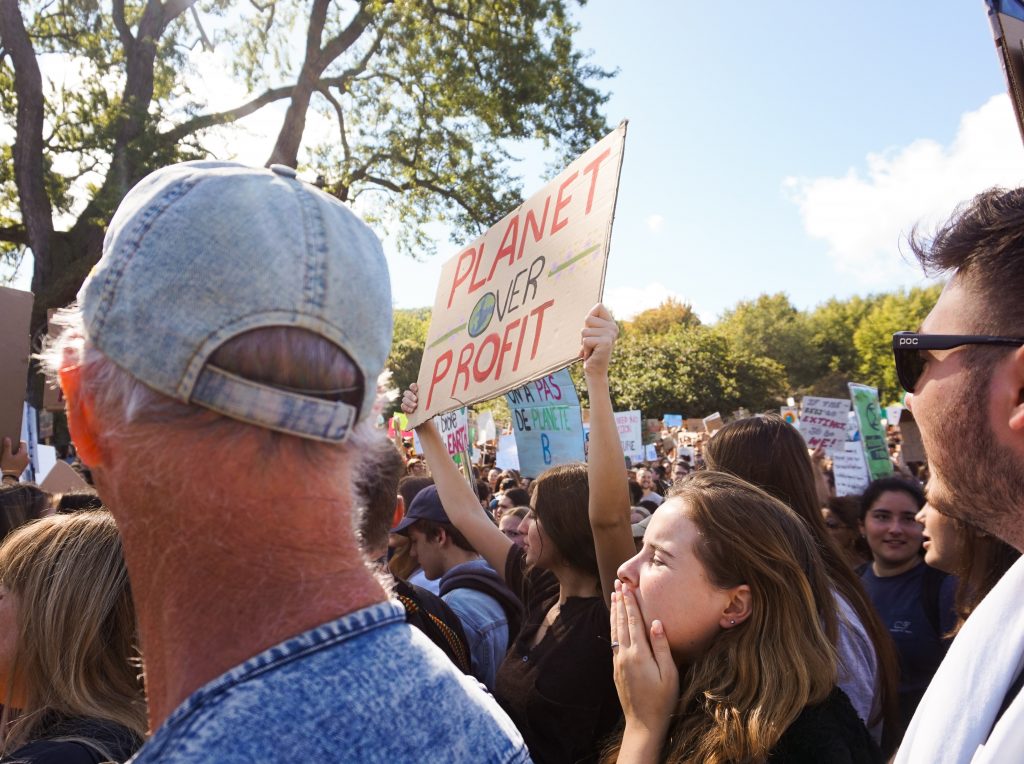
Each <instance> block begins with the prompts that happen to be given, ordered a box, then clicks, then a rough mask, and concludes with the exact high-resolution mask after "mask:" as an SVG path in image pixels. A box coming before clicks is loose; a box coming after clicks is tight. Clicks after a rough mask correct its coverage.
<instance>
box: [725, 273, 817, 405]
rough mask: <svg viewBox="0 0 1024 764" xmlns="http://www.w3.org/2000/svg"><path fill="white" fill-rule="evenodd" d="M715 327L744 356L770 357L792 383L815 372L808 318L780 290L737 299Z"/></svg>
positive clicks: (801, 382)
mask: <svg viewBox="0 0 1024 764" xmlns="http://www.w3.org/2000/svg"><path fill="white" fill-rule="evenodd" d="M716 330H717V331H718V332H719V333H721V334H722V336H723V337H725V338H726V339H727V340H728V341H729V342H730V343H731V344H732V346H733V347H734V348H735V349H736V350H737V351H738V352H741V353H743V354H745V355H746V356H747V357H749V358H758V357H764V358H770V359H771V360H773V361H775V362H776V363H778V364H779V365H781V366H782V368H784V369H785V370H786V373H787V374H788V376H789V384H790V386H792V387H800V386H802V385H805V384H807V383H808V382H809V381H810V380H811V379H813V377H814V376H815V371H816V369H815V357H814V355H813V354H811V353H808V352H807V333H808V332H807V318H806V316H805V315H804V314H803V313H801V312H800V311H798V310H797V309H796V308H795V307H793V304H792V303H791V302H790V301H789V298H788V297H787V296H786V295H784V294H782V293H779V294H773V295H761V296H760V297H758V298H757V299H756V300H743V301H741V302H739V303H737V304H736V307H735V308H733V309H732V310H729V311H726V312H725V314H723V316H722V318H721V320H720V321H719V322H718V324H717V325H716Z"/></svg>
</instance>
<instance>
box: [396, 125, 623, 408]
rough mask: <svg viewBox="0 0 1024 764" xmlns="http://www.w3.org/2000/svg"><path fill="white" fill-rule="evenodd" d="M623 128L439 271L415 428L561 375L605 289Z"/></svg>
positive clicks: (571, 165) (577, 347) (589, 151)
mask: <svg viewBox="0 0 1024 764" xmlns="http://www.w3.org/2000/svg"><path fill="white" fill-rule="evenodd" d="M625 139H626V123H625V122H623V123H622V124H621V125H619V126H618V127H617V128H616V129H615V130H614V131H612V132H611V133H609V134H608V135H606V136H605V137H604V138H602V139H601V140H600V141H599V142H598V143H597V144H596V145H595V146H593V147H592V148H590V149H589V150H588V151H587V152H586V153H585V154H583V156H581V157H579V158H578V159H576V161H574V162H573V163H572V164H570V165H569V166H568V167H567V168H565V169H564V170H563V171H562V172H561V173H560V174H559V175H558V176H557V177H556V178H555V179H554V180H552V181H551V182H550V183H548V185H547V186H545V187H544V188H543V189H542V190H541V191H540V192H539V193H538V194H536V195H534V196H533V197H531V198H530V199H528V200H527V201H526V202H524V203H523V204H522V205H521V206H520V207H519V208H518V209H516V210H515V211H514V212H512V213H511V214H510V215H508V216H507V217H505V218H504V219H503V220H502V221H501V222H499V223H498V224H497V225H495V226H493V227H492V228H490V229H489V230H488V231H487V232H486V233H485V234H484V235H483V236H481V237H480V238H479V239H477V240H476V241H474V242H472V243H471V244H470V245H469V246H468V247H466V248H465V249H463V250H462V251H461V252H459V254H457V255H455V256H454V257H453V258H452V259H451V260H449V261H448V262H447V263H445V264H444V267H443V269H442V271H441V282H440V284H439V286H438V289H437V296H436V298H435V300H434V310H433V314H432V319H431V322H430V330H429V331H428V333H427V342H426V348H425V350H424V353H423V361H422V363H421V365H420V371H419V378H418V380H417V381H418V383H419V390H420V393H419V395H420V405H419V408H418V409H417V410H416V413H415V414H413V415H412V416H410V417H409V420H410V422H409V423H410V426H416V425H418V424H420V423H422V422H424V421H426V420H427V419H429V418H430V417H432V416H434V415H435V414H439V413H444V412H446V411H451V410H452V409H454V408H458V407H460V406H463V405H466V404H470V403H474V402H476V401H483V400H489V399H491V398H494V397H496V396H498V395H500V394H501V393H504V392H506V391H508V390H511V389H513V388H516V387H519V386H521V385H523V384H524V383H526V382H528V381H529V380H532V379H537V378H538V377H543V376H544V375H546V374H549V373H551V372H553V371H556V370H558V369H561V368H563V367H565V366H566V365H567V364H569V363H570V362H572V361H573V360H575V359H576V358H577V357H578V356H579V352H580V334H579V332H580V327H581V326H582V325H583V319H584V318H585V317H586V315H587V312H588V311H589V310H590V309H591V307H593V305H594V303H596V302H600V300H601V295H602V293H603V291H604V274H605V266H606V265H607V262H608V245H609V242H610V239H611V232H612V220H613V218H614V215H615V196H616V193H617V191H618V185H619V168H620V167H621V165H622V150H623V146H624V144H625Z"/></svg>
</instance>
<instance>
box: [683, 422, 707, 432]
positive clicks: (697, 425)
mask: <svg viewBox="0 0 1024 764" xmlns="http://www.w3.org/2000/svg"><path fill="white" fill-rule="evenodd" d="M686 431H687V432H706V429H705V427H704V420H703V419H687V420H686Z"/></svg>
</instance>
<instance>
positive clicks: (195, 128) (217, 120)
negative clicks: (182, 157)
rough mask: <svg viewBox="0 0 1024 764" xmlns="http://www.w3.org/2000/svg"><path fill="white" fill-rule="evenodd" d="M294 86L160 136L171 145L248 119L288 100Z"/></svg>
mask: <svg viewBox="0 0 1024 764" xmlns="http://www.w3.org/2000/svg"><path fill="white" fill-rule="evenodd" d="M292 88H293V86H292V85H286V86H284V87H280V88H272V89H270V90H267V91H266V92H264V93H262V94H260V95H259V96H257V97H256V98H253V99H252V100H251V101H248V102H246V103H243V104H242V105H241V106H237V107H235V108H234V109H229V110H228V111H220V112H217V113H215V114H203V115H200V116H198V117H193V118H192V119H190V120H189V121H188V122H183V123H182V124H180V125H178V126H177V127H173V128H171V129H170V130H167V131H166V132H163V133H161V134H160V137H161V138H162V139H164V140H165V141H167V142H168V143H170V144H171V145H173V144H175V143H177V142H178V141H180V140H182V139H184V138H186V137H187V136H189V135H192V134H193V133H196V132H199V131H200V130H205V129H207V128H209V127H216V126H217V125H226V124H228V123H230V122H235V121H237V120H239V119H241V118H242V117H247V116H248V115H250V114H252V113H253V112H254V111H257V110H259V109H262V108H263V107H264V106H266V105H267V104H268V103H273V102H274V101H280V100H282V99H284V98H288V97H289V96H291V94H292Z"/></svg>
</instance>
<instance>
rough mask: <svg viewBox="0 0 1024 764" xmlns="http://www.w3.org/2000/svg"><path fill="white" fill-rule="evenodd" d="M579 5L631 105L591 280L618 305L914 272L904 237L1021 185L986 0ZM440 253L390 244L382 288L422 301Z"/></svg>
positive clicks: (718, 305)
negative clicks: (401, 252) (978, 196)
mask: <svg viewBox="0 0 1024 764" xmlns="http://www.w3.org/2000/svg"><path fill="white" fill-rule="evenodd" d="M578 17H579V20H580V23H581V25H582V29H581V32H580V35H579V38H578V39H579V42H580V46H581V47H582V48H584V49H589V50H592V51H593V56H592V60H593V61H594V62H596V63H598V64H600V65H601V66H603V67H606V68H617V69H618V75H617V77H616V78H615V79H613V80H611V81H609V82H608V83H606V86H607V87H608V89H610V90H611V93H612V96H611V98H610V100H609V102H608V104H607V109H606V114H607V116H608V121H609V123H610V124H611V125H614V124H616V123H617V122H618V121H619V120H620V119H623V118H628V119H629V120H630V124H629V136H628V139H627V144H626V153H625V159H624V162H623V170H622V181H621V186H620V189H619V201H618V211H617V215H616V220H615V228H614V234H613V239H612V247H611V254H610V259H609V267H608V276H607V281H606V292H605V294H606V301H607V302H609V304H611V305H612V306H613V308H614V309H615V310H616V312H617V314H618V315H620V316H628V315H630V314H632V313H634V312H636V311H637V310H640V309H643V308H646V307H650V306H652V305H655V304H657V303H659V302H660V301H661V300H663V299H664V298H665V297H666V296H669V295H671V296H675V297H677V298H678V299H681V300H684V301H686V302H689V303H691V304H693V305H694V306H695V308H696V309H697V310H698V311H699V313H700V314H701V316H702V317H703V318H705V319H706V320H714V319H715V318H716V317H717V316H719V315H720V314H721V312H722V311H723V310H725V309H727V308H729V307H730V306H732V305H734V304H735V303H736V301H738V300H740V299H750V298H753V297H756V296H757V295H758V294H761V293H764V292H768V293H772V292H778V291H783V292H786V293H788V294H789V296H790V298H791V299H792V300H793V302H794V303H795V304H796V305H797V306H798V307H800V308H810V307H813V306H814V305H816V304H818V303H820V302H823V301H824V300H827V299H828V298H829V297H832V296H839V297H847V296H850V295H852V294H857V293H860V294H866V293H870V292H876V291H882V290H889V289H894V288H897V287H900V286H913V285H916V284H921V283H924V281H923V279H922V278H921V275H920V273H919V271H918V269H917V267H916V266H914V265H912V264H911V263H909V262H907V261H906V259H904V258H903V257H902V256H901V249H900V242H901V238H902V237H903V236H904V235H905V233H906V232H907V231H909V230H910V228H911V227H912V226H913V225H914V224H915V223H918V222H920V223H921V224H922V225H923V226H924V227H925V228H926V229H927V228H928V227H929V226H931V225H934V224H935V223H936V222H937V221H940V220H942V219H944V218H945V217H946V216H947V215H948V214H949V213H950V212H951V210H952V209H953V207H954V206H955V204H956V203H958V202H959V201H962V200H964V199H967V198H969V197H970V196H971V195H972V194H974V193H976V192H977V191H979V190H982V189H983V188H987V187H988V186H991V185H995V184H1002V185H1010V184H1019V183H1021V182H1022V181H1024V148H1022V143H1021V139H1020V136H1019V133H1018V131H1017V127H1016V124H1015V122H1014V119H1013V115H1012V111H1011V108H1010V105H1009V99H1008V98H1007V97H1006V95H1005V92H1006V87H1005V83H1004V80H1003V75H1002V72H1001V70H1000V67H999V63H998V60H997V58H996V54H995V50H994V46H993V41H992V35H991V31H990V29H989V25H988V20H987V17H986V15H985V9H984V5H983V3H981V2H953V1H952V0H946V1H944V2H931V3H925V2H899V3H894V2H880V1H879V0H875V1H873V2H861V3H844V4H842V5H840V4H836V3H811V2H805V1H804V0H788V1H787V2H785V3H771V4H766V3H745V4H736V3H698V2H658V3H655V2H647V3H630V4H624V3H621V2H613V0H592V2H590V3H588V4H587V5H586V6H585V7H584V8H583V9H582V10H581V11H580V12H579V14H578ZM531 166H532V167H533V168H536V167H537V166H538V163H537V162H533V163H531ZM527 177H529V176H527ZM539 186H540V181H539V179H536V180H533V181H532V182H531V181H530V180H527V182H526V188H527V193H530V192H531V191H532V189H534V188H539ZM454 249H455V248H454V247H453V246H448V245H442V246H441V247H440V252H441V253H446V254H439V256H438V258H437V262H433V263H427V264H424V265H419V264H413V263H409V262H407V261H405V260H403V259H401V258H397V257H394V256H392V257H391V262H392V277H393V280H394V285H395V296H396V304H397V305H398V306H400V307H410V306H416V305H429V304H432V302H433V294H432V287H431V286H430V285H433V284H436V283H437V275H436V274H437V271H438V269H439V264H440V261H443V260H444V259H445V258H446V257H448V256H449V255H450V253H452V252H453V251H454ZM903 249H904V250H905V249H906V248H905V246H904V247H903Z"/></svg>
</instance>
